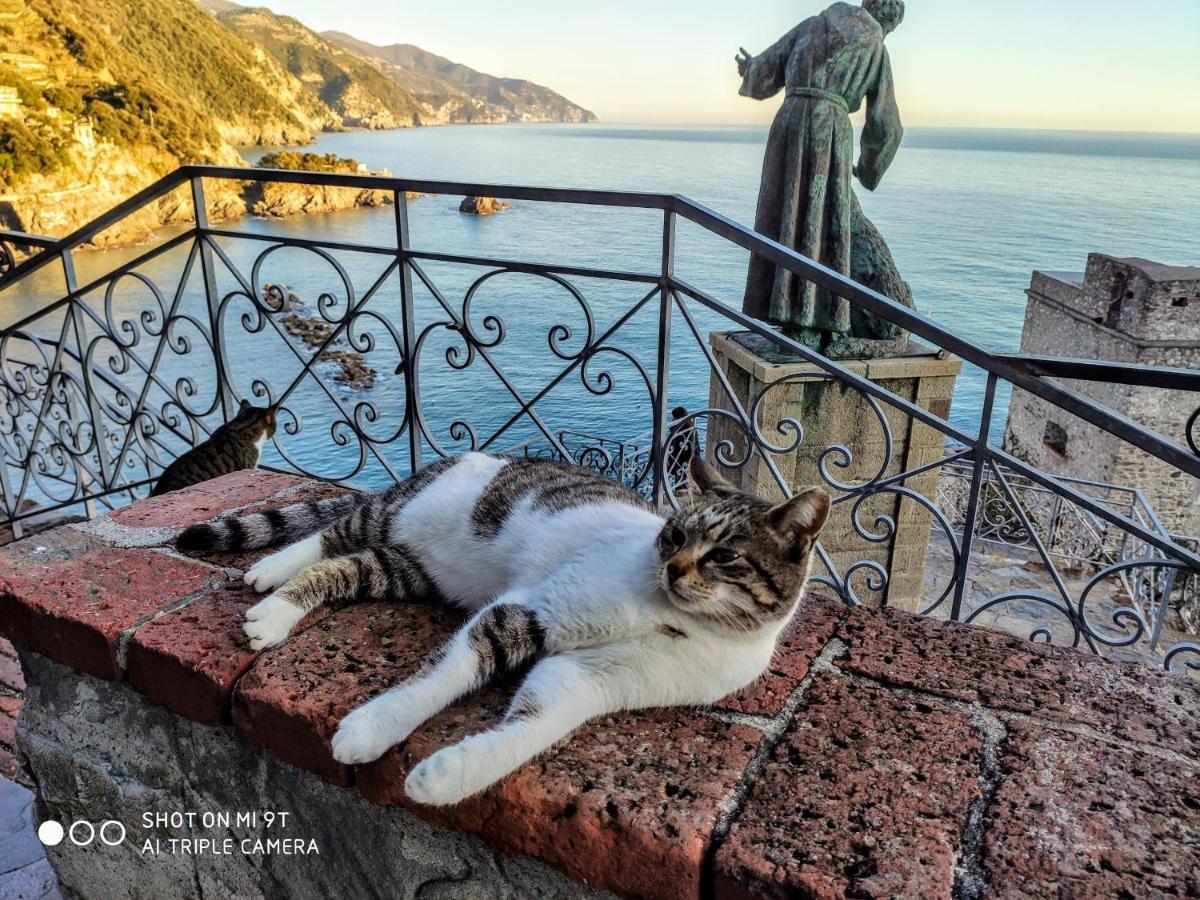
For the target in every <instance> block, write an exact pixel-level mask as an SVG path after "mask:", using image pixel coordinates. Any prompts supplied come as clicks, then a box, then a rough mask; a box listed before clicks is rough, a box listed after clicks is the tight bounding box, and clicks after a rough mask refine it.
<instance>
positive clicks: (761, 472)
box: [706, 333, 962, 610]
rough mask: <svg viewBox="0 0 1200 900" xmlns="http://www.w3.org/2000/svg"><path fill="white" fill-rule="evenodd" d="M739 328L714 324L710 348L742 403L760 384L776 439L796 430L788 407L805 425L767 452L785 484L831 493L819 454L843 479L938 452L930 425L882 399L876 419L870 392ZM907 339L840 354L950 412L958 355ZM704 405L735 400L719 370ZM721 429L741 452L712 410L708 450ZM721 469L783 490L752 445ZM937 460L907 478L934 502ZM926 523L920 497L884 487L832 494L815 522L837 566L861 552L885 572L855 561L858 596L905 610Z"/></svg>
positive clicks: (767, 428) (916, 591)
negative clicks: (892, 350) (903, 345)
mask: <svg viewBox="0 0 1200 900" xmlns="http://www.w3.org/2000/svg"><path fill="white" fill-rule="evenodd" d="M739 338H740V340H739ZM746 338H747V335H745V333H742V334H741V335H736V336H731V335H730V334H727V333H714V334H712V335H711V342H712V347H713V351H714V354H715V356H716V359H717V362H718V364H719V365H720V367H721V370H722V371H723V372H724V374H725V376H726V378H727V379H728V381H729V384H730V386H731V387H732V388H733V390H734V392H735V393H736V395H737V397H738V400H739V402H740V403H741V404H742V406H743V408H744V409H745V410H746V411H747V413H749V412H750V411H751V407H752V405H753V403H754V402H755V399H756V398H758V397H759V396H760V395H763V400H762V402H761V404H760V406H759V409H758V415H757V422H758V427H759V433H760V434H761V435H762V437H763V438H764V439H765V440H767V441H769V442H770V443H771V444H773V445H775V446H777V447H780V448H784V447H790V446H791V444H793V443H794V442H795V434H794V431H793V430H791V429H789V426H788V425H787V420H788V419H794V420H795V421H797V422H799V423H800V424H801V426H802V427H803V430H804V436H803V439H802V440H801V441H800V442H799V444H798V445H797V446H796V447H795V448H794V449H791V450H789V451H788V452H786V453H771V454H768V455H769V456H770V459H771V460H772V461H773V462H774V464H775V466H776V467H777V468H778V469H779V472H780V474H781V475H782V476H783V478H784V479H785V480H786V481H787V483H788V485H789V486H790V487H791V488H792V489H793V490H797V489H799V490H803V489H804V488H806V487H810V486H812V485H822V486H824V487H825V488H826V489H828V490H829V491H830V492H831V493H832V494H833V495H834V496H835V497H837V496H838V495H839V494H841V493H843V491H840V490H838V489H837V488H836V486H834V485H831V484H830V483H829V482H828V480H827V479H826V478H824V477H822V475H821V472H820V466H821V460H822V457H824V460H825V464H824V468H825V471H826V472H827V473H828V475H829V476H830V477H832V478H833V479H836V480H837V481H838V482H841V483H843V484H853V485H860V484H863V483H866V482H868V481H875V480H879V479H882V478H886V477H888V476H890V475H895V474H897V473H899V472H904V471H908V470H911V469H914V468H917V467H918V466H921V465H924V464H926V463H930V462H933V461H934V460H937V459H940V458H941V457H942V456H943V455H944V453H945V445H946V442H945V436H944V435H943V434H942V433H941V432H940V431H938V430H937V429H934V428H931V427H930V426H928V425H925V424H923V423H920V422H917V421H916V420H914V419H913V418H912V417H910V416H909V415H908V414H907V413H905V412H904V411H903V410H900V409H897V408H896V407H894V406H891V405H890V404H887V403H884V402H883V401H878V407H879V411H880V413H882V419H881V417H880V415H877V414H876V413H875V411H874V410H873V409H872V407H871V404H870V403H869V402H868V400H867V399H866V397H865V396H864V395H863V394H861V393H860V392H858V391H857V390H855V389H853V388H852V387H850V386H849V385H847V384H846V383H844V382H842V381H840V380H837V379H835V378H833V377H832V376H829V375H828V374H827V373H826V372H825V371H824V370H822V369H820V368H818V367H817V366H815V365H812V364H811V363H803V362H795V361H792V360H789V359H788V358H787V357H784V356H780V355H778V354H776V353H772V352H771V351H770V349H769V347H768V345H767V342H765V341H763V342H762V344H763V346H761V347H759V346H752V347H751V346H746V344H744V343H742V342H741V341H745V340H746ZM909 346H910V352H909V353H908V354H906V355H904V356H897V357H892V358H889V359H870V360H846V361H842V362H841V365H843V366H844V367H845V368H846V369H848V370H850V371H852V372H855V373H856V374H859V375H863V376H865V377H866V378H868V379H870V380H871V381H874V382H876V383H877V384H879V385H880V387H883V388H884V389H886V390H888V391H890V392H892V393H893V394H896V395H897V396H899V397H902V398H904V399H905V400H908V401H910V402H913V403H916V404H917V405H919V406H921V407H923V408H924V409H927V410H929V411H930V412H931V413H933V414H934V415H936V416H938V417H939V418H946V417H947V416H949V414H950V403H951V400H952V398H953V396H954V382H955V379H956V378H957V377H958V373H959V371H960V370H961V369H962V363H961V362H960V361H959V360H958V359H955V358H941V357H939V355H938V354H937V352H936V351H934V350H932V349H928V348H924V347H921V346H920V345H916V344H910V345H909ZM709 405H710V406H711V407H713V408H716V409H729V410H732V409H733V405H732V404H731V403H730V402H729V399H728V397H727V395H726V393H725V391H724V389H723V388H722V386H721V383H720V381H719V380H718V379H717V377H716V375H715V374H714V375H713V376H712V378H711V380H710V386H709ZM884 421H886V423H887V426H886V429H885V426H884ZM781 428H782V429H783V430H781ZM889 433H890V436H891V445H890V454H889V453H888V434H889ZM726 439H727V440H729V441H730V442H731V443H732V444H733V448H734V449H733V453H732V458H733V459H734V460H738V459H741V458H743V457H744V455H745V452H746V438H745V435H744V434H743V433H742V430H741V429H740V428H739V427H738V426H737V425H736V424H734V423H733V422H731V421H728V420H725V419H724V418H721V417H716V416H714V417H712V418H711V420H710V422H709V427H708V440H707V452H706V457H707V458H708V459H710V460H713V461H716V459H717V457H716V452H715V450H716V446H717V444H718V443H719V442H721V441H722V440H726ZM839 447H843V448H845V450H848V451H849V454H847V453H846V452H844V451H843V450H841V449H839ZM881 470H882V473H881ZM722 471H723V472H724V473H725V475H726V477H728V478H729V479H730V480H731V481H733V482H734V483H735V484H737V485H739V486H740V487H741V488H742V489H743V490H746V491H749V492H751V493H755V494H757V495H759V496H761V497H767V498H770V499H775V498H780V497H782V492H781V491H780V490H779V487H778V484H777V483H776V481H775V479H774V477H773V476H772V474H771V470H770V467H769V466H768V464H767V462H766V459H765V458H764V456H763V455H762V454H760V453H755V454H753V455H752V456H751V458H750V460H749V461H748V462H747V463H746V465H745V466H742V467H740V468H723V470H722ZM939 471H940V469H939V468H934V469H932V470H930V471H928V472H924V473H922V474H920V475H917V476H914V477H911V478H908V479H906V480H905V481H904V482H903V485H904V487H906V488H908V489H910V490H912V491H914V492H916V493H917V494H920V495H922V496H924V497H926V498H928V499H929V500H930V501H931V502H933V501H935V500H936V496H937V482H938V474H939ZM879 473H881V474H879ZM880 516H888V517H890V518H891V519H892V520H893V521H894V522H895V523H896V527H895V532H894V533H893V534H889V533H888V529H887V526H886V525H880V524H877V521H878V519H879V517H880ZM932 525H933V517H932V515H931V514H930V512H929V510H928V509H927V508H926V507H925V506H923V505H922V504H920V503H918V502H917V501H915V500H912V499H911V498H908V497H903V496H901V495H899V494H896V493H893V492H890V491H888V492H883V493H879V494H877V495H875V496H872V497H869V498H867V499H866V500H863V501H862V502H861V503H860V504H856V502H855V501H853V500H850V501H845V502H843V503H839V504H837V505H835V506H834V508H833V512H832V513H831V514H830V518H829V523H828V524H827V525H826V526H825V530H824V532H822V535H821V544H822V546H823V547H824V548H825V550H826V551H827V552H828V553H829V555H830V557H831V559H832V561H833V564H834V565H835V566H836V567H837V569H838V572H839V574H842V575H844V574H845V573H846V572H847V570H848V569H850V568H851V567H852V566H854V565H855V564H856V563H858V562H860V561H863V560H871V561H874V562H876V563H878V564H879V565H881V566H882V567H883V568H884V569H885V570H886V571H887V572H888V574H889V580H888V583H887V585H886V586H885V587H884V588H883V589H881V590H872V589H871V588H870V586H869V584H868V581H874V580H875V578H876V576H875V575H874V574H873V573H871V572H870V571H868V570H865V569H860V570H858V573H857V574H856V575H855V576H854V577H853V578H852V579H851V584H852V587H853V589H854V591H855V592H856V593H857V595H858V597H859V598H860V599H861V600H863V601H864V602H866V603H874V604H878V605H887V606H898V607H901V608H904V609H910V610H911V609H916V608H917V607H918V605H919V601H920V599H921V584H922V579H923V575H924V569H925V556H926V553H927V551H928V548H929V538H930V531H931V527H932ZM872 538H875V540H872ZM814 571H815V570H814Z"/></svg>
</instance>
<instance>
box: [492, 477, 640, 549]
mask: <svg viewBox="0 0 1200 900" xmlns="http://www.w3.org/2000/svg"><path fill="white" fill-rule="evenodd" d="M526 498H532V505H533V508H534V509H538V510H543V511H545V512H549V513H556V512H561V511H563V510H565V509H571V508H573V507H577V506H585V505H587V504H589V503H602V502H605V501H611V502H615V503H627V504H629V505H631V506H637V507H640V508H642V509H645V508H647V507H646V502H645V501H644V500H643V499H642V497H641V496H640V495H639V494H638V493H637V492H636V491H634V490H632V489H630V488H628V487H626V486H625V485H623V484H621V483H620V482H617V481H613V480H612V479H609V478H605V477H604V476H603V475H600V474H598V473H596V472H593V471H590V470H589V469H585V468H583V467H581V466H577V465H574V464H571V463H564V462H558V461H554V460H545V459H512V460H509V461H508V462H507V463H506V464H505V465H504V467H503V468H502V469H501V470H500V471H499V472H497V473H496V475H495V476H494V477H493V478H492V480H491V482H489V483H488V486H487V487H486V488H484V490H483V493H481V494H480V495H479V500H478V501H476V503H475V509H474V510H472V511H471V530H472V531H473V532H474V533H475V535H476V536H477V537H481V538H494V537H496V535H498V534H499V533H500V532H501V531H502V530H503V528H504V523H505V522H506V521H507V520H508V517H509V515H510V514H511V513H512V511H513V509H514V508H515V507H516V506H517V504H519V503H520V502H521V501H522V500H525V499H526Z"/></svg>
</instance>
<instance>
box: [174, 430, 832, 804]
mask: <svg viewBox="0 0 1200 900" xmlns="http://www.w3.org/2000/svg"><path fill="white" fill-rule="evenodd" d="M690 474H691V481H692V485H693V486H694V488H696V489H697V490H698V491H699V496H698V498H697V499H696V502H695V503H694V504H693V505H691V506H690V507H689V508H687V509H685V510H682V511H680V512H677V513H675V514H673V515H671V516H670V517H669V518H664V517H663V516H661V515H660V514H659V513H657V512H656V511H654V510H653V509H651V508H649V507H648V506H647V505H646V504H645V502H644V501H643V499H642V498H641V497H640V496H639V495H638V494H637V493H635V492H634V491H632V490H630V489H629V488H627V487H625V486H624V485H621V484H619V483H617V482H614V481H611V480H609V479H606V478H604V477H602V476H600V475H598V474H596V473H594V472H590V471H588V470H586V469H583V468H581V467H578V466H573V465H567V464H564V463H559V462H552V461H547V460H530V459H509V458H506V457H502V456H492V455H488V454H484V453H468V454H466V455H465V456H462V457H459V458H457V459H447V460H441V461H439V462H437V463H434V464H433V465H431V466H429V467H428V468H426V469H424V470H422V471H420V472H418V473H417V474H416V475H414V476H413V477H412V478H410V479H408V480H407V481H404V482H402V483H400V484H397V485H395V486H393V487H391V488H389V489H388V490H386V491H384V492H383V493H381V494H374V495H345V496H341V497H336V498H333V499H332V500H328V501H324V502H322V503H305V504H296V505H294V506H290V507H284V508H283V509H279V510H272V511H269V512H265V513H257V514H253V515H249V516H243V517H241V518H237V519H226V520H221V521H217V522H214V523H211V524H205V525H197V526H193V527H192V528H189V529H187V530H186V531H184V532H183V534H182V535H180V538H179V541H178V546H179V548H180V549H181V550H198V549H210V548H216V549H223V550H235V549H244V548H250V547H263V546H267V545H269V544H274V543H281V542H284V541H295V543H292V544H291V545H290V546H288V547H285V548H284V549H283V550H281V551H279V552H277V553H273V554H271V555H269V556H267V557H265V558H264V559H262V560H261V561H259V562H258V563H257V564H255V565H254V566H253V567H252V568H251V569H250V570H249V571H248V572H247V573H246V575H245V580H246V583H247V584H248V585H250V586H251V587H252V588H254V589H255V590H258V591H271V592H272V593H271V595H270V596H269V597H267V598H266V599H264V600H262V601H261V602H259V603H258V604H256V605H255V606H252V607H251V608H250V609H249V610H248V611H247V613H246V623H245V632H246V635H247V636H248V637H249V638H250V642H251V646H252V647H254V648H264V647H271V646H273V645H275V644H278V643H280V642H281V641H283V640H285V639H286V638H287V636H288V634H289V633H290V632H291V630H292V628H293V627H294V626H295V625H296V624H297V623H298V622H299V621H300V620H301V619H302V618H303V617H304V615H305V614H306V613H307V612H309V611H310V610H312V609H314V608H315V607H317V606H320V605H322V604H326V605H329V606H333V607H340V606H343V605H345V604H348V603H356V602H365V601H373V600H395V601H406V600H417V599H432V598H438V599H440V600H442V601H443V602H446V603H448V604H450V605H452V606H455V607H458V608H460V609H462V610H464V611H467V612H469V613H471V617H470V619H469V620H468V621H467V623H466V624H465V625H464V626H463V627H462V628H461V629H460V630H459V631H458V632H457V633H456V634H455V635H454V637H453V638H452V639H451V640H450V641H449V643H448V644H447V645H446V646H445V647H444V648H442V649H441V651H440V652H435V653H432V654H431V656H430V657H429V659H428V661H427V662H426V664H425V666H424V667H423V668H422V669H421V670H420V671H418V672H417V673H415V674H414V675H412V676H411V677H410V678H407V679H405V680H404V681H401V682H400V683H398V684H396V685H395V686H394V687H392V688H391V689H390V690H388V691H385V692H384V693H383V694H380V695H379V696H377V697H375V698H374V699H371V700H369V701H368V702H366V703H364V704H363V705H362V706H360V707H359V708H358V709H356V710H354V711H353V712H351V713H350V714H349V715H348V716H346V718H345V719H343V720H342V723H341V725H340V727H339V728H338V730H337V733H336V734H335V735H334V738H333V755H334V757H335V758H336V759H338V760H339V761H341V762H343V763H362V762H367V761H369V760H373V759H376V758H377V757H379V756H380V755H382V754H383V753H384V751H386V750H387V749H388V748H389V747H391V746H393V745H395V744H398V743H400V742H401V741H403V740H404V739H405V738H407V737H408V736H409V734H411V733H412V731H413V730H414V729H415V728H416V727H417V726H418V725H420V724H421V723H422V722H424V721H425V720H427V719H428V718H429V717H430V716H433V715H434V714H435V713H437V712H439V711H440V710H442V709H444V708H445V707H446V706H448V705H450V704H451V703H453V702H455V701H456V700H457V699H459V698H460V697H462V696H463V695H465V694H467V693H469V692H471V691H474V690H476V689H478V688H480V687H482V686H483V685H485V684H487V683H488V682H490V681H492V680H493V679H495V678H496V677H498V676H500V675H502V674H504V673H505V672H507V671H510V670H513V669H516V668H518V667H521V666H524V665H527V664H531V667H530V669H529V671H528V673H527V674H526V675H525V677H524V680H523V681H522V683H521V686H520V688H519V689H518V690H517V692H516V695H515V696H514V697H513V700H512V704H511V706H510V707H509V710H508V713H507V715H506V716H505V717H504V719H503V721H501V722H500V723H499V724H497V725H496V726H495V727H494V728H491V729H489V730H487V731H483V732H481V733H479V734H474V735H471V736H470V737H467V738H465V739H464V740H462V741H460V742H459V743H457V744H455V745H453V746H451V747H446V748H445V749H443V750H440V751H438V752H437V753H435V754H433V755H432V756H430V757H429V758H428V759H426V760H424V761H423V762H421V763H420V764H419V765H417V766H416V768H414V769H413V771H412V772H411V773H410V774H409V776H408V779H407V781H406V783H405V790H406V791H407V793H408V795H409V796H410V797H411V798H413V799H414V800H416V801H418V802H420V803H426V804H435V805H438V804H448V803H456V802H458V801H459V800H462V799H464V798H465V797H469V796H470V795H472V794H474V793H476V792H478V791H481V790H483V789H485V788H486V787H488V786H489V785H491V784H493V783H495V782H496V781H497V780H499V779H501V778H503V777H504V776H505V775H507V774H508V773H509V772H511V771H513V770H514V769H516V768H517V767H518V766H520V765H521V764H523V763H524V762H526V761H527V760H529V759H531V758H533V757H534V756H536V755H537V754H539V753H541V752H543V751H544V750H546V749H547V748H548V747H550V746H551V745H552V744H554V743H555V742H556V741H558V740H560V739H562V738H563V737H565V736H566V735H568V734H569V733H570V732H572V731H573V730H574V729H575V728H577V727H578V726H579V725H581V724H582V723H584V722H586V721H587V720H589V719H592V718H595V717H597V716H601V715H605V714H607V713H612V712H617V711H619V710H627V709H641V708H646V707H655V706H680V705H687V706H691V705H699V704H709V703H713V702H715V701H717V700H719V699H721V698H722V697H724V696H726V695H727V694H729V693H732V692H733V691H736V690H738V689H739V688H742V687H744V686H745V685H747V684H749V683H750V682H751V681H753V680H754V679H756V678H758V677H759V676H760V675H761V674H762V673H763V671H764V670H765V669H766V667H767V665H768V663H769V662H770V660H771V656H772V655H773V654H774V652H775V643H776V640H777V638H778V636H779V633H780V632H781V631H782V629H783V628H784V626H785V625H786V624H787V623H788V622H789V621H790V620H791V618H792V616H793V615H794V614H795V612H796V609H797V605H798V603H799V600H800V597H801V595H802V593H803V590H804V585H805V582H806V580H807V578H808V571H809V567H810V562H811V557H812V549H813V546H814V544H815V543H816V539H817V535H818V533H819V532H820V530H821V528H822V526H823V525H824V524H825V519H826V517H827V516H828V513H829V505H830V500H829V496H828V494H826V493H825V492H824V491H823V490H820V489H813V490H809V491H805V492H804V493H801V494H798V495H797V496H795V497H793V498H792V499H791V500H787V501H785V502H782V503H775V504H773V503H769V502H767V501H765V500H760V499H758V498H756V497H752V496H749V495H747V494H743V493H740V492H738V491H737V490H736V489H735V488H734V487H733V486H732V485H731V484H729V483H728V482H727V481H725V480H724V479H723V478H722V477H721V476H720V475H719V474H718V473H717V472H716V470H715V469H713V468H711V467H710V466H708V465H707V464H706V463H704V462H703V461H701V460H700V459H699V458H698V457H693V460H692V463H691V472H690ZM297 539H299V540H297ZM430 649H431V651H432V650H434V649H435V648H430Z"/></svg>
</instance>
